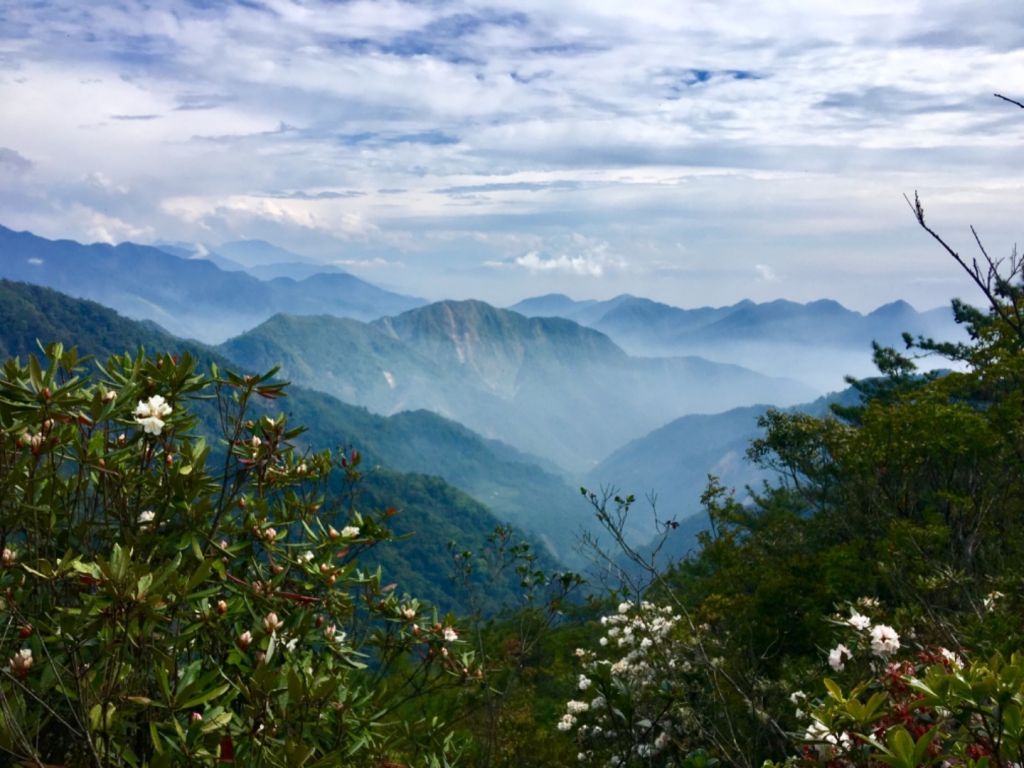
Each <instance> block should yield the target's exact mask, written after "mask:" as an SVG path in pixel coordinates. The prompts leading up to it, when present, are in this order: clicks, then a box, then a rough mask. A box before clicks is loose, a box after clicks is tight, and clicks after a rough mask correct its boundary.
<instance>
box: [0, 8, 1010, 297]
mask: <svg viewBox="0 0 1024 768" xmlns="http://www.w3.org/2000/svg"><path fill="white" fill-rule="evenodd" d="M1019 10H1020V9H1019V1H1018V0H992V2H990V3H987V4H986V8H985V13H983V14H979V13H977V12H976V9H973V8H971V7H969V6H968V5H966V4H964V3H962V2H959V0H935V2H932V3H928V4H927V5H926V6H925V5H920V4H917V5H915V4H892V3H891V2H886V1H885V0H864V1H863V2H860V3H847V4H836V3H821V2H817V1H816V0H793V2H791V3H787V4H783V5H779V4H765V3H759V2H755V0H727V1H726V2H719V1H718V0H692V2H690V3H688V4H687V6H686V12H685V13H683V12H680V9H679V6H678V4H677V3H672V2H668V0H639V2H634V3H627V4H622V3H607V2H605V3H594V2H591V1H590V0H564V2H559V3H550V2H545V1H542V0H515V2H513V1H512V0H487V2H484V0H445V1H444V2H428V3H423V2H405V1H404V0H350V1H349V2H345V3H337V2H334V1H333V0H262V1H261V2H249V1H248V0H244V1H242V0H238V1H237V2H223V3H210V2H198V0H195V1H193V0H162V1H161V2H159V3H148V2H143V1H142V0H116V1H115V0H93V1H92V2H89V3H81V2H76V1H75V0H52V2H48V3H12V4H7V6H5V8H4V10H3V11H2V12H0V15H2V16H3V23H2V24H0V103H3V104H4V106H5V112H4V115H5V119H4V120H3V121H0V177H2V178H3V179H4V181H5V182H7V183H6V184H2V185H0V217H2V219H3V221H0V223H4V224H6V225H11V224H20V225H21V226H24V227H26V228H30V227H31V228H33V229H35V230H36V231H39V230H40V229H43V230H45V231H46V233H47V234H49V235H57V236H60V235H64V236H74V237H83V238H93V237H99V238H101V239H108V238H113V239H118V238H124V237H129V236H130V237H143V236H146V235H147V233H152V235H153V236H154V237H155V238H161V239H166V240H180V239H182V238H186V239H193V240H200V239H207V238H209V237H212V236H213V235H216V236H218V237H220V236H223V237H225V238H244V237H250V236H255V235H258V236H260V237H263V238H265V239H270V240H274V241H280V242H281V244H282V245H284V246H286V247H293V248H296V249H298V247H299V245H302V246H303V248H304V249H305V250H306V251H310V252H312V251H316V252H318V253H321V254H331V253H335V254H336V253H337V247H338V245H339V243H342V244H344V245H345V247H346V248H349V247H351V248H358V249H361V250H359V252H358V253H355V254H354V255H352V256H351V258H352V259H353V261H354V262H359V263H360V264H361V265H363V266H366V267H367V268H371V265H373V264H376V263H377V260H382V261H384V262H393V260H394V255H395V254H396V253H400V254H401V258H402V263H404V264H406V268H405V269H403V270H402V271H401V273H402V275H403V279H408V280H409V281H410V284H409V285H407V286H405V288H406V289H407V290H412V291H419V290H420V285H421V284H430V285H436V289H433V291H434V292H435V293H439V294H442V295H443V294H444V293H446V292H450V291H463V292H465V293H471V294H474V293H475V294H477V295H480V296H484V297H486V296H492V297H497V296H499V295H500V294H501V293H502V292H506V291H512V290H518V289H520V288H523V287H524V286H526V285H534V286H535V285H536V282H537V278H539V277H543V278H544V279H545V281H550V282H552V283H554V282H556V281H557V280H558V279H561V278H564V279H566V280H570V279H572V278H578V277H580V276H591V277H598V276H603V277H607V276H608V275H609V274H612V273H615V275H616V281H610V280H606V281H603V283H602V282H601V281H594V283H593V285H594V286H595V290H596V289H597V288H596V287H597V286H600V285H603V284H607V285H608V286H609V288H618V287H623V286H619V285H616V286H611V283H612V282H616V283H620V282H621V283H623V284H625V283H627V282H629V286H630V290H632V291H633V292H636V293H642V294H647V295H657V296H660V297H661V298H663V299H671V300H672V301H673V302H675V303H679V302H682V303H685V302H687V301H696V302H701V303H705V302H706V301H708V300H711V299H712V298H713V297H720V300H722V301H727V302H728V301H734V300H736V299H738V298H741V297H742V296H744V295H746V294H747V293H751V292H755V291H759V290H763V291H776V292H779V291H782V290H786V291H805V292H812V291H821V292H825V293H827V292H829V291H849V292H851V295H850V296H837V298H841V299H844V300H845V301H847V302H848V303H852V304H855V303H856V302H857V300H858V299H857V297H856V296H854V295H852V294H853V293H856V294H857V295H864V296H867V295H868V294H872V295H873V298H871V300H870V302H868V303H872V304H877V303H880V302H881V301H884V300H888V299H889V298H891V296H890V295H889V294H890V293H892V292H893V291H896V290H898V289H899V288H898V285H910V284H909V283H907V282H906V281H904V282H902V283H899V284H897V283H896V282H895V281H893V280H886V279H885V278H884V275H886V274H892V272H893V270H894V269H896V266H895V265H896V264H897V263H899V264H900V265H902V266H906V265H909V267H907V268H910V269H911V270H912V271H917V272H919V273H920V274H921V276H922V278H924V279H923V280H922V281H918V282H916V283H913V285H918V286H920V291H921V292H924V291H926V290H932V291H933V293H932V294H929V295H928V296H931V297H932V298H928V297H925V298H920V296H921V295H924V294H923V293H922V294H920V295H919V297H918V298H917V301H918V303H922V302H923V303H925V304H934V303H940V299H941V297H942V296H943V295H944V291H946V290H947V289H948V286H947V285H946V284H944V283H943V282H942V280H941V278H942V277H943V275H944V274H945V273H944V272H943V271H942V265H941V263H939V262H938V260H936V259H934V258H932V256H931V253H930V252H929V251H928V249H927V243H925V242H923V241H920V240H917V239H915V235H916V234H918V233H916V232H915V231H914V229H913V226H912V224H913V222H912V221H911V222H908V220H907V216H906V213H905V210H904V209H903V208H902V207H901V206H902V203H901V198H900V194H901V193H902V192H904V191H912V190H913V189H921V190H922V193H926V195H927V196H926V200H928V201H929V205H932V206H936V211H937V214H939V213H942V214H943V215H944V216H945V217H946V219H947V220H948V221H949V223H950V226H953V227H960V228H964V227H965V226H966V224H967V223H969V222H974V223H977V224H979V225H981V226H983V227H984V228H985V230H986V232H989V233H991V234H990V238H991V239H992V240H993V242H996V241H998V240H999V239H1002V238H1007V239H1008V240H1007V241H1008V242H1012V240H1013V237H1014V236H1015V234H1016V233H1015V232H1013V226H1012V222H1013V221H1014V220H1015V217H1016V211H1015V209H1014V205H1013V195H1012V190H1013V189H1015V188H1016V186H1017V185H1019V181H1018V180H1017V178H1016V176H1015V174H1014V170H1013V169H1014V168H1017V167H1019V165H1020V162H1021V161H1024V149H1022V148H1021V146H1020V142H1019V134H1020V126H1021V125H1022V122H1021V116H1020V115H1018V114H1017V113H1016V111H1015V110H1012V109H1011V108H1009V106H1008V105H1006V104H1003V103H997V102H996V101H995V100H994V99H991V97H990V96H989V95H988V94H990V93H991V92H992V91H993V90H1000V91H1004V92H1006V93H1007V94H1008V95H1016V96H1018V97H1020V96H1021V95H1022V94H1024V28H1022V27H1021V25H1020V24H1019V23H1018V22H1019ZM15 148H16V149H15ZM28 158H31V160H29V159H28ZM102 180H106V182H105V183H104V182H103V181H102ZM88 211H92V212H96V211H102V216H105V217H107V219H108V220H102V219H97V220H94V218H93V215H92V214H90V213H86V212H88ZM936 220H941V219H938V218H937V219H936ZM131 233H135V234H131ZM574 235H580V236H585V237H586V238H589V241H588V243H583V244H581V243H578V242H574V240H573V238H574ZM679 242H686V243H687V252H686V256H685V259H682V258H681V257H680V256H679V251H678V248H677V246H676V244H677V243H679ZM593 243H603V244H604V246H603V247H604V250H603V251H602V250H601V249H600V248H596V247H595V246H594V245H593ZM348 253H349V251H346V254H348ZM735 254H757V255H756V256H754V257H750V258H745V257H735V256H733V255H735ZM822 254H836V255H835V256H832V255H828V256H822ZM838 254H843V257H840V256H839V255H838ZM724 257H728V258H725V259H724V260H725V261H726V262H727V263H728V264H729V265H730V266H729V267H728V268H727V270H732V271H728V275H729V278H728V279H724V280H723V279H721V274H720V272H716V271H715V270H718V269H719V268H718V267H717V266H714V265H716V264H717V260H720V259H723V258H724ZM897 257H898V258H897ZM852 259H856V260H857V261H856V267H855V269H856V270H859V271H861V272H863V273H867V272H875V273H877V274H880V275H883V277H882V278H881V279H879V280H876V281H875V282H874V283H873V284H869V283H868V282H867V281H865V282H864V283H863V284H861V283H856V282H855V281H835V280H833V281H831V283H830V282H828V281H827V280H825V279H824V278H821V279H820V280H818V282H814V281H813V280H811V278H809V277H808V275H810V274H811V273H812V272H813V270H810V269H808V267H809V266H815V267H816V268H817V266H821V267H822V269H824V270H825V271H826V272H827V271H828V270H831V271H832V273H837V272H839V271H841V270H843V269H853V268H854V267H850V266H849V264H848V263H847V262H849V261H850V260H852ZM754 261H759V262H762V263H761V267H762V268H764V269H762V268H759V267H758V266H756V265H755V264H754V263H753V262H754ZM484 262H487V263H488V264H490V265H492V266H491V268H487V269H484V268H481V264H482V263H484ZM767 264H771V269H770V270H769V271H768V272H765V271H764V270H765V269H767V267H766V266H765V265H767ZM494 265H500V268H494ZM712 266H714V270H713V269H712V268H711V267H712ZM902 266H901V268H902ZM826 268H827V269H826ZM712 272H714V274H712ZM777 274H781V275H785V276H786V279H785V280H778V279H775V280H772V279H770V278H769V277H768V275H777ZM413 281H416V282H413ZM460 281H461V282H460ZM473 281H475V282H473ZM517 281H522V282H517ZM530 281H532V282H530ZM929 285H931V286H934V287H933V288H932V289H928V286H929ZM400 287H401V286H400ZM908 290H910V289H908ZM908 298H913V297H908ZM865 301H866V302H867V301H868V300H867V299H865Z"/></svg>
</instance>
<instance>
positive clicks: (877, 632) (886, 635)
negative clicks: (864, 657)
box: [871, 624, 900, 656]
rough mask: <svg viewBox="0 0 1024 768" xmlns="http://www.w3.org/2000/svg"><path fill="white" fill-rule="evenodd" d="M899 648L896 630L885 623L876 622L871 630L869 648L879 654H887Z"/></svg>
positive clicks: (898, 637)
mask: <svg viewBox="0 0 1024 768" xmlns="http://www.w3.org/2000/svg"><path fill="white" fill-rule="evenodd" d="M899 649H900V636H899V635H897V634H896V630H895V629H893V628H892V627H889V626H886V625H885V624H878V625H876V626H875V627H874V628H873V629H872V630H871V650H872V651H874V652H875V653H876V654H878V655H879V656H888V655H889V654H891V653H895V652H896V651H898V650H899Z"/></svg>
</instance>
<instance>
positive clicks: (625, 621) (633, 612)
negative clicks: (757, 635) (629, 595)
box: [555, 601, 694, 766]
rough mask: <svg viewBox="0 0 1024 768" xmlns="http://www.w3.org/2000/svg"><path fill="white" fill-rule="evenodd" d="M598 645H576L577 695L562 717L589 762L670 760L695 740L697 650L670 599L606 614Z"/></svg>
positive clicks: (621, 763) (611, 763)
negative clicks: (690, 679)
mask: <svg viewBox="0 0 1024 768" xmlns="http://www.w3.org/2000/svg"><path fill="white" fill-rule="evenodd" d="M600 623H601V627H602V630H603V631H602V634H601V636H600V638H599V640H598V649H597V650H596V651H589V650H585V649H582V648H580V649H577V651H576V656H577V658H578V660H579V663H580V669H581V671H580V673H579V675H578V678H577V685H576V688H577V691H576V696H575V697H574V698H573V699H571V700H569V701H568V702H566V705H565V712H564V714H563V715H562V716H561V718H560V719H559V720H558V721H557V723H556V724H555V725H556V727H557V728H558V730H560V731H564V732H566V733H571V734H572V735H574V736H575V738H576V739H577V741H578V744H579V749H580V752H579V756H578V757H579V761H580V763H581V764H583V765H603V766H630V765H645V766H646V765H671V764H674V763H673V760H675V759H676V758H677V757H678V756H679V755H680V754H683V753H684V751H685V749H686V748H687V747H688V746H689V745H691V739H690V738H688V735H689V734H692V733H693V731H694V729H693V727H692V726H693V720H694V713H693V712H692V711H691V710H690V709H689V708H688V706H687V705H686V701H685V695H684V693H685V686H684V685H683V683H684V677H685V674H686V672H688V671H691V670H692V664H691V662H690V661H689V660H688V656H690V655H692V654H693V653H694V648H693V647H692V642H693V641H692V638H691V639H689V640H688V638H687V631H685V630H684V628H683V623H682V618H681V617H680V616H679V614H677V613H675V611H674V610H673V609H672V608H671V607H670V606H656V605H654V604H652V603H650V602H647V601H642V602H639V603H633V602H628V601H626V602H622V603H620V604H619V606H618V608H617V610H616V611H615V612H614V613H612V614H610V615H607V616H603V617H602V618H601V620H600Z"/></svg>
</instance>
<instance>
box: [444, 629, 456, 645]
mask: <svg viewBox="0 0 1024 768" xmlns="http://www.w3.org/2000/svg"><path fill="white" fill-rule="evenodd" d="M458 639H459V635H458V633H457V632H456V631H455V630H454V629H452V628H451V627H445V628H444V641H445V642H446V643H454V642H455V641H456V640H458Z"/></svg>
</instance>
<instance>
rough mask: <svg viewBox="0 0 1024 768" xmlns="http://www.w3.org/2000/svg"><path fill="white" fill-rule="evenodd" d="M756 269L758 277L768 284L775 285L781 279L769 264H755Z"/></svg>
mask: <svg viewBox="0 0 1024 768" xmlns="http://www.w3.org/2000/svg"><path fill="white" fill-rule="evenodd" d="M754 269H755V270H756V271H757V276H758V277H759V278H760V279H761V280H764V281H765V282H766V283H774V282H777V281H778V279H779V276H778V275H776V274H775V270H774V269H772V268H771V267H769V266H768V265H767V264H755V265H754Z"/></svg>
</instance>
